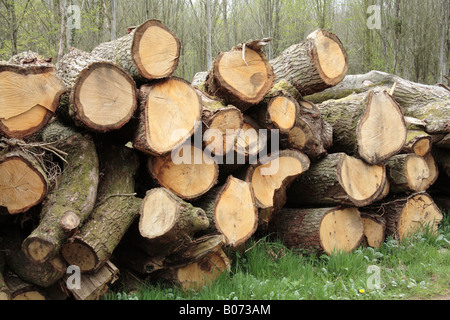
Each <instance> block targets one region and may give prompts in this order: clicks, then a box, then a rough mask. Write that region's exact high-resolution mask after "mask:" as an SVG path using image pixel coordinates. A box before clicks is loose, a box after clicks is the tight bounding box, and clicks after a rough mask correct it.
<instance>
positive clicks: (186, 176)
mask: <svg viewBox="0 0 450 320" xmlns="http://www.w3.org/2000/svg"><path fill="white" fill-rule="evenodd" d="M148 169H149V172H150V174H151V175H152V177H153V178H154V179H155V180H156V181H157V182H158V184H159V185H160V186H162V187H164V188H167V189H169V190H170V191H171V192H173V193H174V194H175V195H177V196H178V197H180V198H181V199H183V200H186V201H195V200H197V199H199V198H200V197H201V196H203V195H204V194H205V193H207V192H208V191H209V190H211V188H213V187H214V186H215V185H216V184H217V179H218V177H219V166H218V164H217V163H216V162H215V161H214V159H213V158H211V157H210V156H208V154H207V153H206V152H204V151H203V150H202V149H199V148H197V147H195V146H194V145H186V146H183V148H182V149H181V150H180V151H179V152H178V153H177V154H176V155H172V154H169V155H167V156H163V157H149V160H148Z"/></svg>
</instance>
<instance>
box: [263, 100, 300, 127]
mask: <svg viewBox="0 0 450 320" xmlns="http://www.w3.org/2000/svg"><path fill="white" fill-rule="evenodd" d="M267 113H268V117H269V118H270V121H271V122H272V123H273V124H274V126H275V127H276V128H278V129H279V130H280V131H281V132H289V131H290V130H291V129H292V128H293V127H294V125H295V121H296V117H297V107H296V104H295V101H293V99H292V98H289V97H287V96H278V97H276V98H274V99H272V100H271V101H270V102H269V104H268V106H267Z"/></svg>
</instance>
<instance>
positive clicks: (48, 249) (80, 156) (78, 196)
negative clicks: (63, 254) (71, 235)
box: [22, 122, 99, 263]
mask: <svg viewBox="0 0 450 320" xmlns="http://www.w3.org/2000/svg"><path fill="white" fill-rule="evenodd" d="M43 141H44V142H57V143H56V144H55V147H56V148H58V149H59V150H61V151H63V152H65V153H66V154H67V156H66V158H65V160H66V163H65V165H64V168H63V171H62V174H61V176H60V181H59V184H58V186H57V187H56V188H54V189H53V190H52V191H51V192H50V193H49V195H48V199H47V200H46V201H45V203H44V205H43V207H42V211H41V217H40V222H39V225H38V226H37V227H36V228H35V229H34V230H33V231H32V232H31V234H30V235H29V236H28V237H27V238H26V239H25V240H24V242H23V244H22V250H23V251H24V252H25V254H26V255H27V257H28V258H29V259H30V260H31V261H33V262H34V263H44V262H46V261H48V260H50V259H51V258H53V257H54V256H55V254H56V253H57V252H59V250H60V248H61V246H62V244H63V242H64V241H65V240H66V239H67V237H68V234H67V232H65V230H64V228H63V227H62V226H61V224H60V219H61V217H62V216H63V215H64V214H65V213H67V212H74V213H75V214H77V215H78V217H79V218H80V222H81V223H84V221H85V220H86V219H87V218H88V216H89V215H90V214H91V212H92V210H93V208H94V205H95V201H96V198H97V188H98V182H99V168H98V156H97V150H96V147H95V144H94V141H93V139H92V137H91V136H90V135H82V134H80V133H78V132H77V131H75V130H73V129H71V128H67V127H64V126H63V125H62V124H61V123H59V122H53V123H51V124H50V125H48V126H47V127H46V128H45V130H44V132H43ZM74 182H75V183H74Z"/></svg>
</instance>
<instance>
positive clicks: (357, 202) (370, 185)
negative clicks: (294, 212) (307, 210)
mask: <svg viewBox="0 0 450 320" xmlns="http://www.w3.org/2000/svg"><path fill="white" fill-rule="evenodd" d="M386 179H387V177H386V168H385V166H384V165H383V166H382V165H369V164H367V163H365V162H364V161H362V160H360V159H356V158H354V157H351V156H348V155H346V154H344V153H335V154H330V155H328V156H327V157H326V158H324V159H322V160H320V161H319V162H316V163H313V164H311V167H310V169H309V170H308V171H306V172H305V173H304V174H302V175H301V176H300V177H299V178H297V180H295V181H294V182H293V183H292V184H291V186H290V187H289V189H288V192H287V199H288V200H287V203H288V204H289V205H293V206H322V207H323V206H335V205H340V204H341V205H351V206H356V207H364V206H367V205H369V204H371V203H373V202H374V201H376V200H378V199H379V197H380V196H381V194H382V193H383V192H384V191H385V187H386Z"/></svg>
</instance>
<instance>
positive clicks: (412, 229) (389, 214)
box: [377, 193, 443, 240]
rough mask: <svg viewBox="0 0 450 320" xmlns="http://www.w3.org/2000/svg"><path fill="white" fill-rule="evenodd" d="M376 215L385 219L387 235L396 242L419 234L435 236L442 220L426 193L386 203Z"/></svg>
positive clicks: (440, 214)
mask: <svg viewBox="0 0 450 320" xmlns="http://www.w3.org/2000/svg"><path fill="white" fill-rule="evenodd" d="M377 213H378V214H381V215H382V216H383V217H384V218H385V219H386V230H387V235H388V236H391V237H392V238H394V239H397V240H403V239H405V238H409V237H411V236H414V235H415V234H417V233H419V232H430V233H431V234H436V233H437V231H438V227H439V223H440V222H441V220H442V219H443V215H442V212H441V211H440V210H439V208H438V207H437V205H436V204H435V202H434V200H433V199H432V198H431V196H430V195H429V194H427V193H418V194H415V195H412V196H409V197H407V198H401V199H396V200H392V201H389V202H386V203H384V204H382V205H381V207H380V208H379V209H378V211H377Z"/></svg>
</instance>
